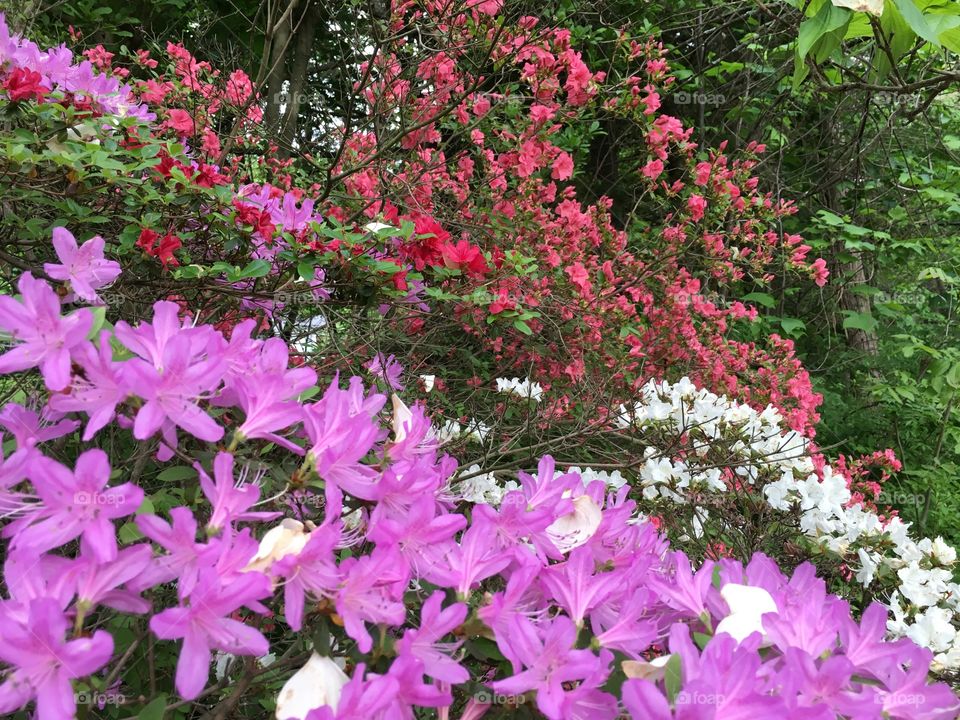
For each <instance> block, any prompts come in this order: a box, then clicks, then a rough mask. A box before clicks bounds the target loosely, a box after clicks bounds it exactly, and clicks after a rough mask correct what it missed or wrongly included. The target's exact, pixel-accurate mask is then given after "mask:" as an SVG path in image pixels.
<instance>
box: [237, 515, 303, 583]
mask: <svg viewBox="0 0 960 720" xmlns="http://www.w3.org/2000/svg"><path fill="white" fill-rule="evenodd" d="M309 539H310V532H309V530H308V528H307V526H305V525H304V524H303V523H302V522H300V521H299V520H294V519H293V518H284V519H283V520H281V521H280V524H279V525H276V526H275V527H272V528H270V530H268V531H267V534H266V535H264V536H263V540H261V541H260V547H259V548H258V549H257V554H256V555H254V556H253V559H252V560H250V563H249V564H248V565H247V566H246V567H245V568H244V570H245V571H248V570H257V571H259V572H266V571H267V570H268V569H269V568H270V566H271V565H273V563H275V562H276V561H277V560H279V559H280V558H282V557H286V556H287V555H296V554H298V553H299V552H300V551H301V550H303V548H304V546H305V545H306V544H307V541H308V540H309Z"/></svg>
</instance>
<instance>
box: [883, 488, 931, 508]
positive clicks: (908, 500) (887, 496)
mask: <svg viewBox="0 0 960 720" xmlns="http://www.w3.org/2000/svg"><path fill="white" fill-rule="evenodd" d="M925 500H926V496H925V495H921V494H920V493H908V492H897V491H889V490H881V491H880V495H879V496H878V497H877V500H876V501H877V502H878V503H880V504H881V505H901V506H911V507H912V506H914V505H917V504H922V503H923V502H924V501H925Z"/></svg>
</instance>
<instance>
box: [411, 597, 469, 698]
mask: <svg viewBox="0 0 960 720" xmlns="http://www.w3.org/2000/svg"><path fill="white" fill-rule="evenodd" d="M442 604H443V593H442V592H440V591H437V592H435V593H434V594H433V595H431V596H430V597H429V598H428V599H427V601H426V602H425V603H424V604H423V609H422V610H421V611H420V629H419V630H407V631H406V632H405V633H404V634H403V638H401V640H400V642H399V643H398V645H397V650H398V652H399V653H401V654H410V655H413V656H414V657H415V658H417V659H418V660H420V661H421V662H422V663H423V668H424V670H423V671H424V673H425V674H426V675H429V676H430V677H432V678H434V679H435V680H440V681H442V682H448V683H452V684H458V683H465V682H466V681H467V680H469V679H470V673H469V672H467V669H466V668H464V667H463V666H462V665H461V664H460V663H458V662H457V661H456V660H454V659H453V658H452V657H450V654H451V653H452V652H453V651H454V650H456V649H457V647H459V645H460V643H457V642H448V643H441V642H440V640H441V639H442V638H443V637H444V636H445V635H449V634H451V633H452V632H453V631H454V629H455V628H457V627H458V626H459V625H460V624H462V623H463V621H464V620H465V619H466V617H467V606H466V605H464V604H463V603H454V604H452V605H449V606H447V607H446V608H442V609H441V607H442Z"/></svg>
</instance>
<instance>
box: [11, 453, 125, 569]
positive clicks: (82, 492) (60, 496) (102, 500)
mask: <svg viewBox="0 0 960 720" xmlns="http://www.w3.org/2000/svg"><path fill="white" fill-rule="evenodd" d="M26 472H27V476H28V478H29V479H30V481H31V482H32V483H33V485H34V487H35V488H36V493H37V496H38V497H39V498H40V503H39V504H38V505H36V506H35V507H34V508H33V509H32V511H31V512H30V514H29V515H28V516H27V517H26V518H24V521H25V523H26V526H25V527H24V526H22V525H20V524H19V523H14V524H12V525H9V526H7V528H6V529H5V531H4V532H5V534H6V535H8V536H9V535H13V542H12V546H13V547H14V548H19V549H24V550H31V551H33V552H44V551H46V550H52V549H53V548H57V547H60V546H61V545H64V544H66V543H68V542H70V541H71V540H73V539H75V538H77V537H80V536H83V539H84V541H86V543H87V547H88V548H89V549H90V552H91V553H92V554H93V556H94V557H96V558H98V559H99V560H100V561H101V562H107V561H109V560H113V559H114V558H115V557H116V556H117V536H116V528H115V527H114V524H113V520H114V519H116V518H119V517H124V516H126V515H132V514H133V513H134V512H136V510H137V508H138V507H139V506H140V503H141V502H143V490H141V489H140V488H138V487H136V486H135V485H132V484H130V483H124V484H123V485H119V486H117V487H108V486H107V483H108V481H109V480H110V463H109V462H108V460H107V454H106V453H105V452H104V451H103V450H99V449H94V450H87V451H86V452H85V453H83V454H81V455H80V456H79V457H78V458H77V465H76V469H75V470H73V471H71V470H70V469H69V468H66V467H64V466H63V465H61V464H60V463H58V462H56V461H55V460H51V459H49V458H46V457H37V458H36V459H35V460H34V461H33V462H31V463H29V465H28V467H27V468H26ZM11 529H14V531H13V532H11Z"/></svg>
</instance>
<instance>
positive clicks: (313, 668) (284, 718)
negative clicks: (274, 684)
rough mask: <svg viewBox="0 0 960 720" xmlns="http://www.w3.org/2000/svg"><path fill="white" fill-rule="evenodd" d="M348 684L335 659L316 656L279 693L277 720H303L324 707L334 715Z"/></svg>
mask: <svg viewBox="0 0 960 720" xmlns="http://www.w3.org/2000/svg"><path fill="white" fill-rule="evenodd" d="M349 681H350V678H348V677H347V676H346V675H345V674H344V672H343V670H341V669H340V666H339V665H337V663H336V662H335V661H334V660H333V659H331V658H329V657H324V656H321V655H318V654H317V653H313V655H311V656H310V659H309V660H307V664H306V665H304V666H303V667H302V668H300V669H299V670H297V672H296V673H294V674H293V677H291V678H290V679H289V680H287V682H286V683H285V684H284V686H283V688H282V689H281V690H280V694H279V695H278V696H277V720H303V718H305V717H306V716H307V714H308V713H309V712H310V711H311V710H314V709H316V708H319V707H323V706H328V707H330V708H331V709H332V710H334V711H335V710H336V709H337V705H338V704H339V703H340V692H341V690H342V689H343V686H344V685H346V684H347V683H348V682H349Z"/></svg>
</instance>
